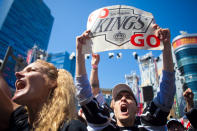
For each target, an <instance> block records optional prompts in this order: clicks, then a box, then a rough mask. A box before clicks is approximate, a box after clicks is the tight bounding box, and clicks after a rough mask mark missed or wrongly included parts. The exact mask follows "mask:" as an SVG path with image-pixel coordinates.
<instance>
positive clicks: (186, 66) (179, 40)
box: [173, 34, 197, 105]
mask: <svg viewBox="0 0 197 131" xmlns="http://www.w3.org/2000/svg"><path fill="white" fill-rule="evenodd" d="M173 49H174V54H175V57H176V61H177V68H178V70H179V71H180V76H182V78H183V79H182V84H180V86H182V87H180V88H183V91H185V90H186V89H187V88H191V90H192V91H193V93H194V102H195V105H197V70H196V69H197V34H183V35H179V36H177V37H176V38H174V40H173Z"/></svg>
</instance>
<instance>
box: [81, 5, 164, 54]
mask: <svg viewBox="0 0 197 131" xmlns="http://www.w3.org/2000/svg"><path fill="white" fill-rule="evenodd" d="M153 24H154V18H153V15H152V14H151V13H149V12H145V11H143V10H140V9H137V8H135V7H132V6H124V5H115V6H109V7H104V8H101V9H98V10H95V11H94V12H92V13H91V14H90V15H89V18H88V22H87V30H90V31H91V33H90V34H89V36H90V38H91V39H89V40H87V44H86V45H85V46H83V53H85V54H86V53H88V54H89V53H92V52H94V53H96V52H102V51H108V50H117V49H147V50H149V49H150V50H162V49H163V44H162V43H161V42H160V40H159V38H157V37H156V36H155V35H154V30H153V28H152V25H153Z"/></svg>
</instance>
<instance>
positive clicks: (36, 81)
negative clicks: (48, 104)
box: [12, 63, 51, 105]
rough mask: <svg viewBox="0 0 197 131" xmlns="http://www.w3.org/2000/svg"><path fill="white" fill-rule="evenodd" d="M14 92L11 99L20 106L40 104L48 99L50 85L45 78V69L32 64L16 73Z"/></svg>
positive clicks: (39, 65)
mask: <svg viewBox="0 0 197 131" xmlns="http://www.w3.org/2000/svg"><path fill="white" fill-rule="evenodd" d="M15 75H16V78H17V80H16V82H15V86H16V92H15V94H14V96H13V98H12V100H13V101H14V102H16V103H17V104H20V105H28V104H31V103H36V102H42V101H43V100H46V99H47V98H48V95H49V92H50V89H51V85H50V80H49V78H48V76H47V67H46V66H43V65H42V64H40V63H32V64H30V65H28V66H27V67H26V68H24V69H23V70H22V71H21V72H16V74H15Z"/></svg>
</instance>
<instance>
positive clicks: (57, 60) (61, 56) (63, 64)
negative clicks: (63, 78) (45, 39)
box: [47, 52, 75, 78]
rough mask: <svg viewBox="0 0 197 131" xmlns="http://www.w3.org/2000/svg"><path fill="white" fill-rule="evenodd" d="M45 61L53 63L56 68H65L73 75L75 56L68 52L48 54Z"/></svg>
mask: <svg viewBox="0 0 197 131" xmlns="http://www.w3.org/2000/svg"><path fill="white" fill-rule="evenodd" d="M47 61H48V62H50V63H53V64H54V65H55V66H56V68H58V69H60V68H61V69H66V70H67V71H69V72H70V73H71V74H72V76H73V78H74V77H75V56H74V55H73V56H72V55H70V54H69V53H68V52H61V53H54V54H49V55H48V58H47Z"/></svg>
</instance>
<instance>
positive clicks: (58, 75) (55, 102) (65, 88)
mask: <svg viewBox="0 0 197 131" xmlns="http://www.w3.org/2000/svg"><path fill="white" fill-rule="evenodd" d="M36 63H40V64H42V65H44V66H46V67H47V72H46V73H47V75H48V77H49V79H50V80H56V82H57V87H56V88H54V89H53V90H52V91H51V93H50V97H49V99H48V100H47V102H46V103H45V104H44V106H43V107H42V109H41V111H40V113H39V117H38V120H37V121H36V122H35V123H34V125H33V126H34V128H35V130H36V131H48V130H51V131H56V130H58V129H59V128H60V126H61V125H62V124H63V122H69V121H70V120H71V119H76V118H77V113H76V99H75V87H74V82H73V77H72V76H71V74H70V73H69V72H68V71H66V70H64V69H59V70H57V69H56V68H55V66H54V65H53V64H51V63H47V62H45V61H42V60H37V61H36Z"/></svg>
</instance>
